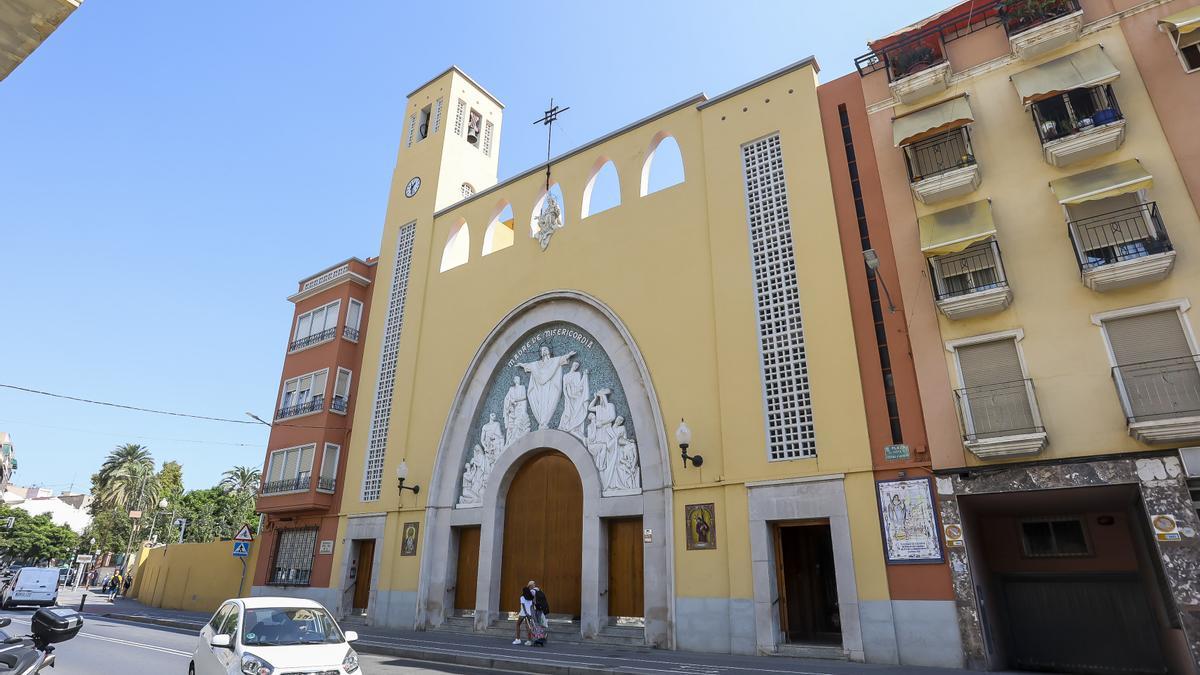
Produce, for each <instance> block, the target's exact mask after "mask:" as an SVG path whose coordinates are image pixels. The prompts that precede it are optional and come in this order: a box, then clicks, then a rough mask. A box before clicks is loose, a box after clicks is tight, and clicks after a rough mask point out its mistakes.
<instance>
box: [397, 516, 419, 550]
mask: <svg viewBox="0 0 1200 675" xmlns="http://www.w3.org/2000/svg"><path fill="white" fill-rule="evenodd" d="M420 528H421V524H420V523H405V524H404V537H403V539H401V543H400V555H416V554H417V532H418V531H419V530H420Z"/></svg>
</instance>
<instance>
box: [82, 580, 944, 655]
mask: <svg viewBox="0 0 1200 675" xmlns="http://www.w3.org/2000/svg"><path fill="white" fill-rule="evenodd" d="M72 596H74V599H75V603H74V606H75V607H78V606H79V596H78V594H71V593H67V592H64V593H62V594H60V604H63V605H68V606H70V602H69V600H70V599H71V597H72ZM93 598H95V600H93ZM85 613H87V614H92V615H95V616H103V617H106V618H110V619H118V620H124V621H135V622H138V623H147V624H154V625H159V626H164V627H169V628H177V629H181V630H189V631H199V630H200V628H201V627H202V626H203V625H204V623H205V622H206V621H208V619H209V616H208V615H207V614H201V613H197V612H185V611H181V610H170V609H157V608H152V607H146V606H145V605H143V604H141V603H139V602H137V601H136V600H129V599H126V598H123V597H118V598H117V599H116V600H115V601H113V602H110V601H109V600H108V598H107V597H105V596H102V595H99V594H97V595H93V594H92V593H91V592H90V591H89V593H88V598H87V604H86V607H85ZM357 630H358V634H359V640H358V641H357V642H355V643H354V648H355V649H356V650H358V651H360V652H363V653H367V654H379V655H384V656H395V657H401V658H405V659H416V660H421V661H431V662H436V663H445V664H453V665H459V666H473V667H478V668H492V669H497V670H509V671H515V672H523V673H555V674H559V673H561V674H563V675H600V674H604V675H609V674H612V673H655V674H658V673H692V674H702V675H725V674H729V675H747V674H748V673H789V674H793V675H843V674H849V673H872V674H874V673H878V674H881V675H882V674H883V673H897V674H903V675H947V674H949V673H954V672H959V671H955V670H947V669H943V668H923V667H915V666H882V665H874V664H863V663H850V662H847V661H832V660H830V661H827V660H818V659H800V658H790V657H783V656H737V655H731V654H702V653H698V652H684V651H670V650H661V649H651V648H648V647H624V646H613V645H603V644H566V643H559V644H554V643H551V644H550V645H549V646H547V647H545V648H537V647H525V646H521V645H513V644H511V642H512V641H511V640H508V639H504V638H498V637H494V636H490V635H476V634H470V633H455V632H449V631H413V630H407V631H405V630H382V629H376V628H371V627H361V628H358V629H357Z"/></svg>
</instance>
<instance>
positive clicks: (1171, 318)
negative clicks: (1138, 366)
mask: <svg viewBox="0 0 1200 675" xmlns="http://www.w3.org/2000/svg"><path fill="white" fill-rule="evenodd" d="M1104 330H1105V331H1106V332H1107V333H1108V341H1109V342H1110V343H1111V344H1112V349H1113V355H1114V356H1115V357H1116V360H1117V365H1126V364H1131V363H1145V362H1147V361H1157V360H1159V359H1170V358H1175V357H1179V356H1187V355H1188V354H1190V353H1191V348H1190V347H1188V342H1187V338H1186V337H1185V336H1184V334H1183V324H1181V323H1180V322H1179V313H1178V312H1176V311H1175V310H1170V311H1166V312H1154V313H1153V314H1141V315H1139V316H1128V317H1124V318H1121V319H1112V320H1110V321H1105V322H1104Z"/></svg>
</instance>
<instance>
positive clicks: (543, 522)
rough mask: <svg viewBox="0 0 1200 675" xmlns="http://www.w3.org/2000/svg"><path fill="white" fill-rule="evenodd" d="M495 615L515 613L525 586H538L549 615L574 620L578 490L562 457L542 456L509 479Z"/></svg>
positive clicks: (579, 565) (579, 566)
mask: <svg viewBox="0 0 1200 675" xmlns="http://www.w3.org/2000/svg"><path fill="white" fill-rule="evenodd" d="M503 556H504V560H503V562H502V564H501V571H500V611H504V612H515V611H517V609H518V598H519V597H520V595H521V589H522V588H523V587H524V586H525V583H526V582H528V581H530V580H533V581H536V582H538V584H539V586H541V589H542V590H543V591H545V593H546V599H547V600H548V601H549V602H550V612H551V613H552V614H565V615H569V616H579V604H580V603H579V593H580V590H579V589H580V576H581V573H582V570H583V485H582V484H581V483H580V482H579V474H578V473H577V472H576V471H575V465H573V464H571V460H569V459H567V457H566V456H565V455H563V454H562V453H558V452H546V453H543V454H541V455H538V456H536V457H534V458H532V459H530V460H529V461H527V462H526V463H525V465H524V466H522V467H521V469H520V470H519V471H518V472H517V475H516V476H514V477H513V481H512V485H511V486H509V488H508V496H507V498H506V502H505V507H504V551H503Z"/></svg>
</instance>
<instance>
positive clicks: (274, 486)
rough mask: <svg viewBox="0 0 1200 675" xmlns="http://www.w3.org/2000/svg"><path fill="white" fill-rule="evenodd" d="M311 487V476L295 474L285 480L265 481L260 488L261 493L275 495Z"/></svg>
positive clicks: (301, 490)
mask: <svg viewBox="0 0 1200 675" xmlns="http://www.w3.org/2000/svg"><path fill="white" fill-rule="evenodd" d="M310 487H312V477H311V476H297V477H296V478H289V479H287V480H276V481H271V482H269V483H265V484H264V485H263V488H262V492H261V493H259V494H262V495H277V494H283V493H287V492H303V491H305V490H308V488H310Z"/></svg>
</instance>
